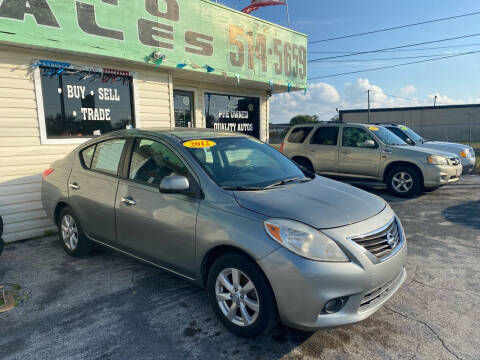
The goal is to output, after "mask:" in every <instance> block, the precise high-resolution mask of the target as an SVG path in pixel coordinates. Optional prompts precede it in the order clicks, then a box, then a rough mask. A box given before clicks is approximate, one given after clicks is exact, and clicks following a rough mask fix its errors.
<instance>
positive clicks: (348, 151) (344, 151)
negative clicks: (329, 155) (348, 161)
mask: <svg viewBox="0 0 480 360" xmlns="http://www.w3.org/2000/svg"><path fill="white" fill-rule="evenodd" d="M342 153H344V154H350V153H351V151H350V150H342Z"/></svg>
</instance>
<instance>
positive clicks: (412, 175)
mask: <svg viewBox="0 0 480 360" xmlns="http://www.w3.org/2000/svg"><path fill="white" fill-rule="evenodd" d="M387 187H388V190H389V191H390V192H391V193H392V194H393V195H396V196H400V197H412V196H415V195H418V194H419V193H420V191H421V190H422V188H423V185H422V181H421V177H420V176H419V174H418V172H417V171H416V170H415V169H414V168H412V167H410V166H397V167H395V168H394V169H392V170H391V171H390V172H389V173H388V176H387Z"/></svg>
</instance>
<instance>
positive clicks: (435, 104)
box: [433, 95, 437, 107]
mask: <svg viewBox="0 0 480 360" xmlns="http://www.w3.org/2000/svg"><path fill="white" fill-rule="evenodd" d="M435 106H437V95H435V98H434V99H433V107H435Z"/></svg>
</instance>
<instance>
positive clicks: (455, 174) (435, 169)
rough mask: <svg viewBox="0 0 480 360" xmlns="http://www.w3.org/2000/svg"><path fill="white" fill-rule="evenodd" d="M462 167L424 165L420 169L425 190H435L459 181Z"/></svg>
mask: <svg viewBox="0 0 480 360" xmlns="http://www.w3.org/2000/svg"><path fill="white" fill-rule="evenodd" d="M462 172H463V168H462V165H457V166H451V165H425V166H423V167H422V173H423V181H424V185H425V187H426V188H435V187H439V186H442V185H446V184H449V183H452V182H455V181H458V180H460V176H461V175H462Z"/></svg>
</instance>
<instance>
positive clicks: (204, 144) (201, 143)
mask: <svg viewBox="0 0 480 360" xmlns="http://www.w3.org/2000/svg"><path fill="white" fill-rule="evenodd" d="M215 145H217V143H216V142H215V141H212V140H201V139H199V140H190V141H185V142H184V143H183V146H185V147H186V148H191V149H205V148H211V147H212V146H215Z"/></svg>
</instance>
